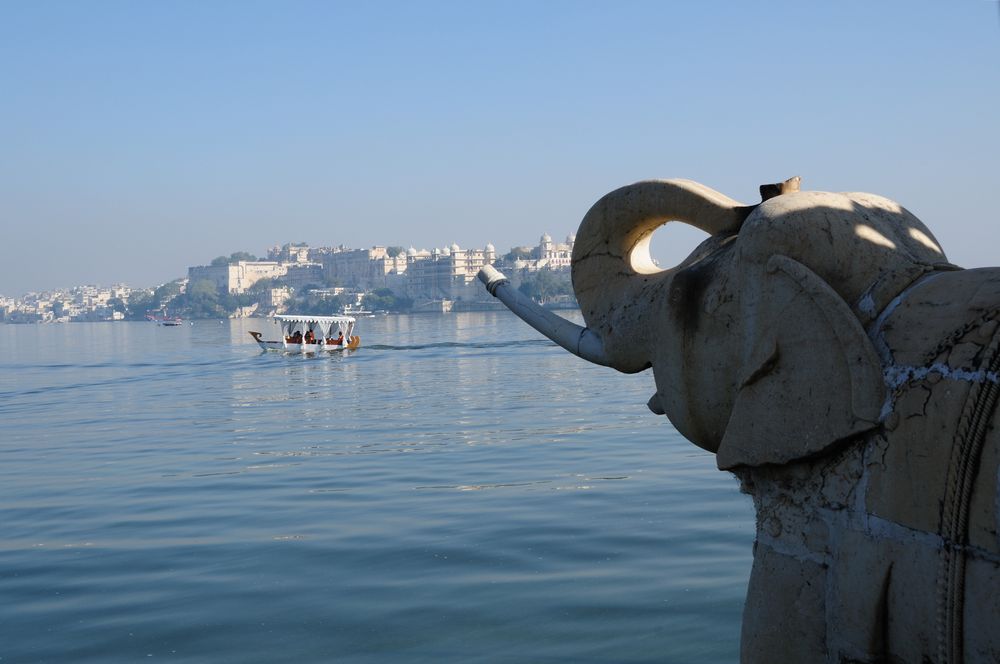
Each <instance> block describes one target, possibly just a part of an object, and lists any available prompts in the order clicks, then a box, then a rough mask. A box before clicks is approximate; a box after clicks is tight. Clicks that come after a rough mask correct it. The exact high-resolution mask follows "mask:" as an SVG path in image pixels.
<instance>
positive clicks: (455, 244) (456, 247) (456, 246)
mask: <svg viewBox="0 0 1000 664" xmlns="http://www.w3.org/2000/svg"><path fill="white" fill-rule="evenodd" d="M451 250H452V252H456V251H461V250H462V248H461V247H459V246H458V243H457V242H453V243H452V245H451Z"/></svg>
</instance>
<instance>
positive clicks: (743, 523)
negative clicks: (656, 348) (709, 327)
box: [0, 312, 753, 661]
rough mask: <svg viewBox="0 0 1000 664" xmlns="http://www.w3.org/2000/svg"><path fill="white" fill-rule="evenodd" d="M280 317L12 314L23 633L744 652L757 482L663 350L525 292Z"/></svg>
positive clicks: (3, 402)
mask: <svg viewBox="0 0 1000 664" xmlns="http://www.w3.org/2000/svg"><path fill="white" fill-rule="evenodd" d="M262 325H268V323H267V322H262V321H258V320H242V321H227V322H225V323H224V324H222V325H220V324H218V322H213V321H208V322H203V321H198V322H196V324H195V325H193V326H186V327H182V328H158V327H156V326H154V325H144V324H81V325H66V326H41V327H40V328H38V329H32V328H24V329H23V330H22V329H15V330H13V331H12V330H11V329H10V328H13V327H14V326H6V328H5V327H4V326H0V334H2V335H3V337H2V338H3V339H4V341H5V343H4V344H3V345H2V346H0V365H2V366H3V367H5V368H10V367H14V366H16V367H17V368H18V379H17V380H12V379H11V378H10V376H9V372H7V371H4V372H0V381H2V382H0V412H2V413H3V415H4V433H5V437H4V439H3V441H2V443H0V453H2V455H3V460H4V463H3V464H0V486H2V487H3V488H2V489H0V492H3V495H2V496H0V498H2V499H3V500H2V505H3V507H2V508H0V509H2V517H3V519H4V524H5V539H4V543H3V544H2V545H0V565H2V566H3V569H5V570H8V571H9V572H10V573H9V574H8V575H7V576H5V577H3V578H0V594H3V596H4V597H5V600H6V601H5V602H4V604H3V606H2V607H0V623H2V624H4V625H5V630H6V633H7V634H9V635H14V638H13V640H12V641H10V640H9V639H7V640H5V648H6V652H5V656H9V657H10V658H12V659H13V660H15V661H17V660H19V659H21V660H30V661H54V660H58V659H60V658H61V659H67V658H69V659H87V658H90V659H97V660H101V659H108V658H109V657H110V658H118V659H135V658H139V657H145V656H146V654H148V653H152V654H154V655H165V654H171V653H176V654H186V655H187V656H189V657H197V658H201V659H209V660H212V659H239V660H240V661H254V660H255V659H256V661H275V660H287V659H296V660H306V661H309V660H311V661H329V660H330V659H351V660H355V661H364V660H366V659H371V660H372V661H379V660H383V659H385V658H386V657H395V658H400V659H404V660H407V661H409V660H413V659H424V660H434V661H441V660H453V661H467V660H470V659H481V660H484V661H486V660H495V659H497V658H500V659H502V658H508V659H515V660H524V659H532V660H538V659H544V658H552V659H556V660H559V661H576V660H586V659H587V658H590V659H595V658H596V659H597V660H600V661H690V660H691V659H698V660H699V661H732V660H733V659H735V657H736V643H737V639H738V623H739V614H740V610H741V607H742V597H743V594H744V592H745V587H746V575H747V573H748V571H749V564H750V542H751V539H752V525H753V518H752V514H751V511H750V506H749V503H748V501H747V500H746V499H745V497H743V496H740V495H739V493H738V490H737V487H736V484H735V482H734V481H733V480H732V479H731V478H729V477H728V476H726V475H724V474H721V473H718V472H717V471H715V469H714V462H713V460H712V458H711V457H710V456H709V455H707V454H705V453H703V452H700V451H698V450H696V449H695V448H693V447H691V446H690V445H688V444H687V443H685V442H684V441H682V440H680V439H679V437H677V436H676V434H675V433H674V432H673V431H672V430H671V429H670V428H669V426H667V425H666V424H665V422H664V420H663V419H662V418H655V417H653V416H651V415H650V414H649V413H648V411H647V410H646V408H645V406H644V403H645V396H648V393H649V392H650V391H651V389H652V385H651V381H652V379H651V377H649V376H645V375H640V376H624V375H621V374H617V373H615V372H613V371H610V370H606V369H602V368H600V367H594V366H591V365H589V364H587V363H585V362H583V361H581V360H578V359H576V358H573V357H571V356H569V355H568V354H566V353H564V352H563V351H561V350H560V349H558V348H556V347H554V346H553V345H552V344H551V343H549V342H547V341H544V340H542V339H540V338H539V337H538V336H537V335H535V333H534V332H533V331H532V330H530V329H529V328H527V327H525V326H524V325H523V324H521V323H519V322H518V321H517V320H516V319H514V318H513V317H512V316H511V315H510V314H506V313H504V312H490V313H483V314H460V315H452V316H442V315H438V316H432V315H426V316H400V317H393V316H389V317H376V318H370V319H369V318H365V319H362V320H361V321H360V324H359V333H360V334H361V335H362V343H363V345H362V348H361V349H360V350H359V351H357V352H356V353H350V354H342V353H333V354H324V355H318V356H314V357H313V356H301V355H285V354H279V353H261V352H260V350H259V348H258V347H257V346H256V344H254V343H253V340H252V339H251V338H250V336H249V335H248V334H247V331H248V330H250V329H254V330H258V331H262V332H265V334H267V332H266V330H267V328H266V327H264V328H263V329H262ZM7 341H10V343H9V344H8V343H6V342H7ZM39 342H41V347H43V348H44V347H45V346H46V344H47V345H49V346H56V347H58V350H57V351H54V352H53V353H47V352H44V351H42V350H39V349H38V348H39V346H38V344H39ZM32 363H35V364H32ZM644 395H645V396H644ZM68 556H83V557H68ZM692 588H696V589H697V592H696V593H691V592H690V590H691V589H692ZM68 597H72V598H74V599H73V600H72V601H68V600H66V599H60V598H68ZM261 623H264V624H265V625H267V629H266V630H261V629H259V626H260V625H261ZM81 626H82V627H81ZM84 627H85V629H84ZM129 634H132V635H136V634H139V635H141V636H140V637H135V636H128V635H129ZM43 635H46V636H45V637H44V638H43ZM53 635H58V636H57V637H53ZM265 635H266V638H265Z"/></svg>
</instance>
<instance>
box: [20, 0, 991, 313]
mask: <svg viewBox="0 0 1000 664" xmlns="http://www.w3.org/2000/svg"><path fill="white" fill-rule="evenodd" d="M0 100H2V102H0V227H2V231H3V243H2V245H0V293H2V294H6V295H17V294H20V293H22V292H25V291H28V290H35V289H46V288H52V287H59V286H69V285H73V284H79V283H102V284H110V283H112V282H117V281H125V282H127V283H130V284H132V285H155V284H158V283H161V282H163V281H167V280H169V279H172V278H175V277H178V276H183V275H184V274H185V273H186V267H187V266H188V265H193V264H198V263H204V262H207V261H209V260H211V259H212V258H213V257H215V256H217V255H219V254H228V253H230V252H232V251H237V250H246V251H250V252H253V253H258V254H261V253H264V252H265V250H266V248H267V247H268V246H270V245H273V244H275V243H283V242H287V241H306V242H309V243H310V244H314V245H331V244H346V245H348V246H354V247H365V246H370V245H373V244H398V245H405V246H409V245H411V244H412V245H416V246H417V247H418V248H419V247H428V248H429V247H432V246H444V245H447V244H451V243H452V242H458V243H459V244H460V245H463V246H482V245H483V244H485V243H486V242H493V243H494V244H496V245H497V247H498V248H499V249H501V250H504V251H505V250H506V249H507V248H509V247H510V246H511V245H514V244H525V243H534V242H536V241H537V238H538V236H539V235H540V234H541V232H542V231H547V232H549V233H551V234H552V235H553V236H555V237H557V238H559V237H562V236H564V235H566V234H567V233H570V232H574V231H575V229H576V227H577V225H578V224H579V221H580V219H581V218H582V216H583V214H584V213H585V212H586V210H587V209H588V208H589V207H590V205H591V204H592V203H593V202H594V201H595V200H597V199H598V198H599V197H600V196H601V195H603V194H604V193H606V192H608V191H610V190H612V189H614V188H617V187H619V186H621V185H623V184H627V183H629V182H633V181H635V180H640V179H645V178H652V177H686V178H693V179H696V180H699V181H701V182H703V183H705V184H707V185H709V186H712V187H714V188H716V189H719V190H720V191H723V192H724V193H727V194H729V195H730V196H733V197H734V198H738V199H741V200H743V201H745V202H750V203H752V202H756V201H757V195H756V188H757V185H758V184H760V183H762V182H773V181H777V180H781V179H784V178H786V177H789V176H791V175H794V174H799V175H802V176H803V179H804V182H803V187H804V188H808V189H821V190H831V191H842V190H861V191H871V192H875V193H879V194H883V195H886V196H889V197H891V198H894V199H896V200H898V201H899V202H900V203H902V204H903V205H904V206H906V207H908V208H909V209H910V210H911V211H913V212H914V213H915V214H917V216H919V217H920V218H921V219H922V220H923V221H924V222H925V223H926V224H927V225H928V226H929V227H930V228H931V230H932V231H933V232H934V233H935V234H936V235H937V237H938V239H939V240H940V241H941V243H942V245H943V246H944V248H945V250H946V252H947V253H948V255H949V257H950V258H951V260H952V261H954V262H957V263H959V264H962V265H965V266H970V267H972V266H980V265H994V264H998V263H1000V260H998V257H997V255H996V254H997V251H996V248H995V247H996V239H997V222H1000V214H998V213H997V210H996V209H995V207H994V204H993V203H994V198H995V194H996V193H997V192H1000V129H998V127H997V118H998V117H1000V111H998V109H1000V12H998V7H997V3H996V2H993V1H987V0H964V1H960V2H953V3H943V2H939V3H931V2H922V1H913V0H910V1H908V2H888V1H887V2H878V3H871V2H851V1H848V2H838V3H806V2H801V1H797V2H773V3H737V2H708V3H696V2H683V3H680V2H677V3H674V2H651V3H645V2H618V3H610V2H606V3H599V2H588V1H584V0H580V1H575V2H555V1H552V2H509V1H505V2H420V3H402V2H401V3H389V4H385V3H336V2H315V3H313V2H180V1H178V2H162V3H152V2H145V3H143V2H128V1H122V2H98V1H89V2H49V1H40V2H30V3H28V2H26V3H15V2H4V3H0ZM695 241H696V235H694V234H687V233H683V232H673V231H672V230H670V231H663V232H661V233H658V235H657V238H656V241H655V242H654V255H656V256H657V257H659V258H660V259H661V260H662V261H665V262H673V261H675V259H676V258H679V257H680V256H681V255H683V254H686V253H687V250H688V249H690V248H691V247H692V246H693V243H694V242H695Z"/></svg>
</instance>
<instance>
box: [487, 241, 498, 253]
mask: <svg viewBox="0 0 1000 664" xmlns="http://www.w3.org/2000/svg"><path fill="white" fill-rule="evenodd" d="M496 250H497V248H496V247H494V246H493V243H492V242H487V243H486V251H494V252H495V251H496Z"/></svg>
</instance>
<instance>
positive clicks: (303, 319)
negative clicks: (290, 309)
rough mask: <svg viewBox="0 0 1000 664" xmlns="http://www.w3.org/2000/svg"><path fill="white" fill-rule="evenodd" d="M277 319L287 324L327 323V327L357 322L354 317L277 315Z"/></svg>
mask: <svg viewBox="0 0 1000 664" xmlns="http://www.w3.org/2000/svg"><path fill="white" fill-rule="evenodd" d="M275 318H276V319H278V320H280V321H282V322H287V323H325V324H327V325H333V324H334V323H345V324H346V323H353V322H355V320H354V317H353V316H299V315H298V314H294V315H292V314H277V315H275Z"/></svg>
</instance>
